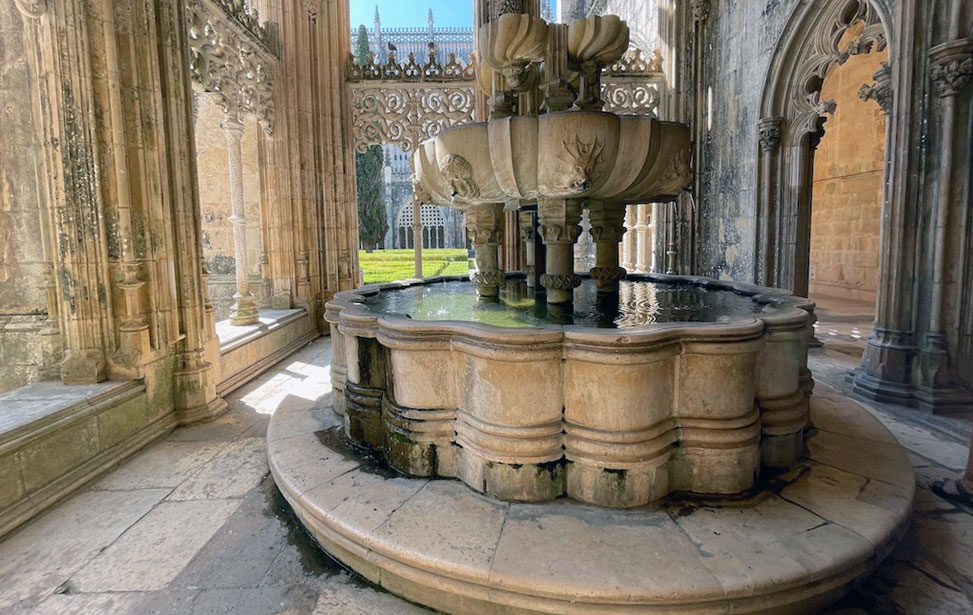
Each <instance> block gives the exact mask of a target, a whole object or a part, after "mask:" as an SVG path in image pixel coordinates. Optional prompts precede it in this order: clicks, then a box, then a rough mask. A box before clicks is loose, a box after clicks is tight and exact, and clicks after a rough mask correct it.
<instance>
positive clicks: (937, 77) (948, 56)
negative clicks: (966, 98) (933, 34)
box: [929, 39, 973, 98]
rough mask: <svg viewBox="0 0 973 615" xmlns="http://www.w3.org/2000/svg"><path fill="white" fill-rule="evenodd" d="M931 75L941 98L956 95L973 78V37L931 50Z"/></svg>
mask: <svg viewBox="0 0 973 615" xmlns="http://www.w3.org/2000/svg"><path fill="white" fill-rule="evenodd" d="M929 55H930V57H931V60H932V69H931V70H930V72H929V77H930V79H932V82H933V83H934V84H935V86H936V92H937V93H938V94H939V96H940V98H945V97H947V96H956V95H957V94H959V93H960V92H962V91H963V90H964V89H966V86H968V85H969V84H970V80H971V79H973V39H959V40H957V41H952V42H949V43H944V44H942V45H937V46H935V47H933V48H932V49H931V50H930V54H929Z"/></svg>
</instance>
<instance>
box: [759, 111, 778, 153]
mask: <svg viewBox="0 0 973 615" xmlns="http://www.w3.org/2000/svg"><path fill="white" fill-rule="evenodd" d="M783 125H784V120H783V119H781V118H779V117H765V118H762V119H761V120H760V121H759V122H757V130H758V131H759V134H760V146H761V148H762V149H763V150H764V151H765V152H774V151H776V150H777V148H778V147H780V141H781V137H782V135H783Z"/></svg>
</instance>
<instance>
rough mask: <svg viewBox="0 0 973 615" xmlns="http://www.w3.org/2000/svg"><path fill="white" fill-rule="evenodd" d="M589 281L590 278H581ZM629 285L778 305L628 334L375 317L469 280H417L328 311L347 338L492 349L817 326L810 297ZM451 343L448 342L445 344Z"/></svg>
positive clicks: (373, 290) (731, 285) (350, 296)
mask: <svg viewBox="0 0 973 615" xmlns="http://www.w3.org/2000/svg"><path fill="white" fill-rule="evenodd" d="M579 275H580V276H581V277H583V278H589V277H590V276H589V275H588V274H579ZM524 277H525V276H524V275H523V274H522V273H519V272H508V273H507V279H508V280H519V279H523V278H524ZM627 280H628V281H648V282H663V283H676V284H691V285H694V286H698V287H701V288H705V289H711V290H724V291H731V292H735V293H737V294H741V295H744V296H747V297H750V298H751V299H752V300H754V301H756V302H758V303H761V304H765V305H767V304H770V303H772V302H776V303H777V304H778V305H777V306H775V309H774V310H773V311H772V312H763V313H759V314H754V315H752V316H751V315H747V316H743V315H739V316H731V317H727V318H725V319H724V320H721V321H717V322H662V323H650V324H646V325H640V326H637V327H626V328H624V329H608V328H597V327H590V326H584V325H557V324H544V325H534V326H529V327H501V326H497V325H490V324H485V323H478V322H471V321H465V320H413V319H411V318H406V317H404V316H398V315H394V314H380V313H377V312H374V311H373V310H372V309H371V308H369V307H368V306H366V305H365V304H364V303H363V302H364V300H365V299H366V298H367V297H371V296H374V295H376V294H378V293H380V292H383V291H386V290H397V289H403V288H409V287H412V286H419V285H427V284H435V283H440V282H451V281H457V282H460V281H462V282H465V281H469V280H468V277H467V276H463V275H450V276H432V277H427V278H412V279H407V280H400V281H396V282H382V283H377V284H368V285H365V286H362V287H361V288H358V289H353V290H346V291H342V292H340V293H337V294H336V295H335V296H334V297H333V298H332V299H331V301H329V302H328V303H327V304H326V306H325V315H324V318H325V320H326V321H327V322H328V323H330V324H336V325H338V326H339V327H340V329H341V330H342V332H344V333H347V334H350V335H355V336H358V337H368V338H374V337H376V336H377V335H378V334H379V332H380V331H381V332H383V333H385V334H391V335H393V336H395V337H398V336H400V335H401V336H403V337H412V336H417V337H423V338H427V339H428V338H429V337H433V336H436V335H437V334H439V335H442V336H445V337H446V338H449V337H452V336H456V335H460V336H465V337H470V338H482V339H488V340H489V341H490V342H491V343H510V344H513V345H522V344H526V343H533V344H536V343H541V344H543V343H549V344H554V345H558V344H560V343H561V342H562V341H568V342H571V341H576V342H578V343H594V344H598V343H606V344H610V345H612V346H613V347H617V346H618V345H619V343H622V344H635V345H637V344H640V343H641V344H646V343H648V344H658V343H659V342H662V341H665V340H672V341H677V340H679V339H692V340H695V341H708V340H714V341H715V340H726V341H729V340H732V339H738V338H740V337H743V338H748V337H752V336H753V335H755V334H756V335H759V334H760V333H761V332H762V331H763V330H764V329H765V328H768V327H769V328H773V329H774V330H775V331H781V332H783V331H788V330H792V331H795V332H797V333H798V334H802V333H801V332H803V331H805V330H806V328H807V327H808V326H810V324H811V319H812V314H813V313H814V307H815V305H814V302H813V301H811V300H810V299H807V298H804V297H798V296H795V295H792V294H791V293H790V292H789V291H787V290H784V289H779V288H768V287H764V286H756V285H754V284H747V283H744V282H732V281H727V280H717V279H714V278H707V277H704V276H689V275H668V274H661V273H649V274H630V275H629V276H628V277H627ZM444 341H446V340H444Z"/></svg>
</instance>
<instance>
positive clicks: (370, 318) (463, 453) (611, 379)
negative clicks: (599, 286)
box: [325, 275, 814, 507]
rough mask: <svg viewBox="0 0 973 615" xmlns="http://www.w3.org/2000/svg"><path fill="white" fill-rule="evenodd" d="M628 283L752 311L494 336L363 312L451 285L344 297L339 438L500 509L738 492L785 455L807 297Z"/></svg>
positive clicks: (798, 437) (797, 429)
mask: <svg viewBox="0 0 973 615" xmlns="http://www.w3.org/2000/svg"><path fill="white" fill-rule="evenodd" d="M519 279H520V276H519V275H508V281H509V282H510V283H517V282H518V280H519ZM629 279H630V280H633V281H636V282H639V281H645V282H657V283H664V284H668V285H686V287H687V288H694V289H702V290H703V291H705V292H712V293H732V294H734V296H738V297H744V298H747V299H749V301H752V302H753V303H754V305H755V306H756V307H755V309H754V310H752V312H751V313H746V314H740V313H737V314H734V315H728V316H726V317H724V318H720V319H719V320H717V321H709V322H653V323H648V324H639V323H637V322H636V323H635V324H634V325H633V326H624V327H623V328H595V327H591V326H580V325H572V324H562V325H557V324H543V325H533V326H518V327H514V326H507V327H501V326H495V325H489V324H483V323H477V322H462V321H455V320H417V319H414V318H410V317H409V316H407V315H403V314H383V313H379V312H377V311H375V310H374V309H372V308H371V307H370V306H369V305H368V302H369V298H372V297H375V296H376V295H378V294H380V293H390V292H395V291H396V289H403V288H411V287H415V286H418V285H434V284H442V283H444V282H445V283H446V284H449V283H457V284H458V283H463V282H462V278H460V277H451V278H443V277H440V278H428V279H425V280H412V281H407V282H402V283H393V284H380V285H372V286H366V287H364V288H361V289H358V290H352V291H345V292H342V293H339V294H338V295H336V296H335V297H334V299H333V300H332V301H330V302H329V303H328V304H327V310H326V316H325V317H326V319H327V321H328V322H329V323H330V326H331V333H332V339H333V344H334V360H333V363H332V369H331V374H332V383H333V387H334V407H335V410H336V411H337V412H339V413H340V414H343V415H344V423H345V434H346V436H347V437H348V438H349V439H350V440H351V441H352V442H353V443H355V444H358V445H361V446H364V447H368V448H370V449H373V450H375V451H378V452H380V453H381V454H382V455H384V457H385V459H386V461H387V462H388V463H389V464H390V465H391V466H392V467H394V468H396V469H398V470H400V471H402V472H404V473H405V474H408V475H412V476H430V477H434V476H438V477H455V478H458V479H460V480H462V481H463V482H464V483H466V484H467V485H468V486H469V487H471V488H472V489H474V490H476V491H479V492H482V493H484V494H487V495H489V496H492V497H495V498H499V499H503V500H513V501H529V502H537V501H545V500H551V499H553V498H557V497H560V496H564V495H567V496H570V497H572V498H575V499H577V500H580V501H583V502H588V503H592V504H597V505H600V506H608V507H634V506H641V505H644V504H647V503H649V502H652V501H655V500H657V499H659V498H661V497H663V496H665V495H666V494H668V493H670V492H688V493H694V494H710V495H721V496H722V495H731V494H740V493H745V492H747V491H749V490H751V489H752V488H753V487H754V486H755V484H756V479H757V477H758V475H759V473H760V471H761V469H762V468H768V467H769V468H786V467H788V466H790V465H791V464H793V463H795V462H796V461H797V460H798V459H799V457H800V455H801V452H802V448H803V430H804V427H805V425H806V423H807V414H808V396H809V395H810V389H811V386H812V380H811V375H810V372H809V371H808V369H807V343H808V339H809V337H810V332H811V325H812V319H813V318H812V315H813V307H814V306H813V303H811V302H809V301H808V300H806V299H803V298H797V297H793V296H790V295H788V294H787V293H786V292H784V291H780V290H773V289H767V288H761V287H755V286H751V285H746V284H737V283H728V282H721V281H716V280H710V279H707V278H699V277H686V276H662V275H649V276H630V277H629Z"/></svg>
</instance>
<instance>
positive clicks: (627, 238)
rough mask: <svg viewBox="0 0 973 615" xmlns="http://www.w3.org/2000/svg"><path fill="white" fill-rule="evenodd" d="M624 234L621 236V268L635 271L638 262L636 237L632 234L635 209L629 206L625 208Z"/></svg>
mask: <svg viewBox="0 0 973 615" xmlns="http://www.w3.org/2000/svg"><path fill="white" fill-rule="evenodd" d="M624 218H625V232H624V233H623V236H622V267H624V268H625V269H626V270H627V271H635V263H636V261H637V260H638V256H637V254H636V248H637V247H638V246H636V245H635V242H636V240H637V239H638V237H637V236H636V234H635V233H634V232H628V231H634V230H635V208H634V207H631V206H626V207H625V216H624Z"/></svg>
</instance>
